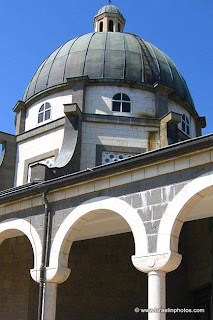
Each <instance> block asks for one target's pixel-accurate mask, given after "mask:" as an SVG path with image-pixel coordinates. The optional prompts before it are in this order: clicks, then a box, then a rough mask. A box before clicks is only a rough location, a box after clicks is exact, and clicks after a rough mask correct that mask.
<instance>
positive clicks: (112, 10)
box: [96, 5, 124, 19]
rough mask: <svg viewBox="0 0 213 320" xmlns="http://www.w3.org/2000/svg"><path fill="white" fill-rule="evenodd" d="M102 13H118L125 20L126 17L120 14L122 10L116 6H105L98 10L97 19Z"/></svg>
mask: <svg viewBox="0 0 213 320" xmlns="http://www.w3.org/2000/svg"><path fill="white" fill-rule="evenodd" d="M102 13H118V14H119V15H120V16H121V17H122V18H123V19H124V17H123V15H122V13H121V12H120V10H119V9H118V8H117V7H116V6H113V5H107V6H104V7H103V8H101V9H100V10H98V13H97V14H96V17H97V16H99V15H100V14H102Z"/></svg>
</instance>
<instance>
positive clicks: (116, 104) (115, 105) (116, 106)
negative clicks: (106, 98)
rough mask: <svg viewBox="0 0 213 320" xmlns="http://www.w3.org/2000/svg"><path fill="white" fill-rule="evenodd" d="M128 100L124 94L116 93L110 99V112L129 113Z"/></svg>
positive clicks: (129, 104) (129, 105)
mask: <svg viewBox="0 0 213 320" xmlns="http://www.w3.org/2000/svg"><path fill="white" fill-rule="evenodd" d="M130 109H131V102H130V98H129V97H128V95H127V94H125V93H116V94H115V95H114V97H113V98H112V111H117V112H130Z"/></svg>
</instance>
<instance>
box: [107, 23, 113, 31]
mask: <svg viewBox="0 0 213 320" xmlns="http://www.w3.org/2000/svg"><path fill="white" fill-rule="evenodd" d="M108 29H109V31H111V32H113V21H112V20H109V28H108Z"/></svg>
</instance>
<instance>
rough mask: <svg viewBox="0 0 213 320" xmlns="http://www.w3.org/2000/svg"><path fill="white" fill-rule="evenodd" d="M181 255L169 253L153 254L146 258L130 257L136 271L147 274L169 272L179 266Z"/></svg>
mask: <svg viewBox="0 0 213 320" xmlns="http://www.w3.org/2000/svg"><path fill="white" fill-rule="evenodd" d="M181 260H182V255H181V254H179V253H177V252H173V251H169V252H166V253H153V254H150V255H147V256H141V257H138V256H132V263H133V265H134V267H135V268H136V269H138V270H139V271H141V272H145V273H149V272H151V271H164V272H171V271H173V270H175V269H177V267H178V266H179V264H180V263H181Z"/></svg>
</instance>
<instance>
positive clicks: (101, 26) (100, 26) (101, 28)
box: [99, 21, 103, 32]
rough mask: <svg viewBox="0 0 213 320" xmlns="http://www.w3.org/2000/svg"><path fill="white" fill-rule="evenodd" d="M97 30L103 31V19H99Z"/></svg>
mask: <svg viewBox="0 0 213 320" xmlns="http://www.w3.org/2000/svg"><path fill="white" fill-rule="evenodd" d="M99 31H100V32H103V21H101V22H100V24H99Z"/></svg>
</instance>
